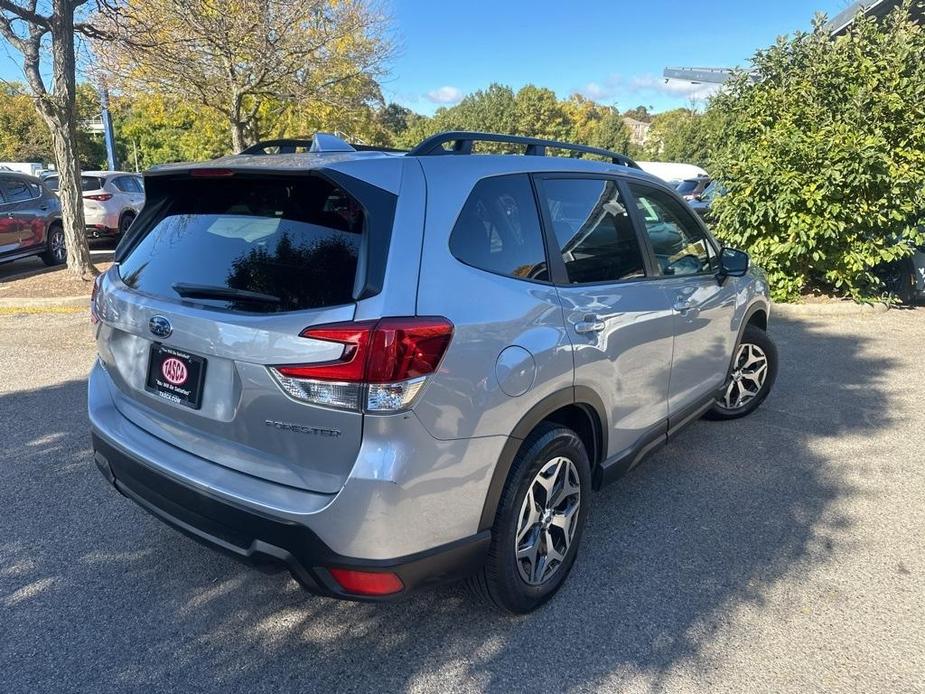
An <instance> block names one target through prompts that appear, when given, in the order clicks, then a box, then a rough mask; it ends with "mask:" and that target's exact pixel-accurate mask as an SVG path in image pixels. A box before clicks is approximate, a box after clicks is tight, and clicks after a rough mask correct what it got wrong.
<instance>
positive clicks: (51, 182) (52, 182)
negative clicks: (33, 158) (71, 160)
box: [45, 176, 105, 192]
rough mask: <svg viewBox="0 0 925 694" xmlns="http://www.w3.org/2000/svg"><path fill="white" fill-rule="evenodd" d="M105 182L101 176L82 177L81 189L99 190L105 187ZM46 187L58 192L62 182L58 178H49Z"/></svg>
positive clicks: (46, 180)
mask: <svg viewBox="0 0 925 694" xmlns="http://www.w3.org/2000/svg"><path fill="white" fill-rule="evenodd" d="M104 182H105V181H104V180H103V179H102V178H100V177H99V176H81V177H80V188H81V190H99V189H100V188H102V187H103V183H104ZM45 185H46V186H48V187H49V188H50V189H51V190H53V191H55V192H57V190H58V186H59V185H60V181H59V180H58V177H57V176H49V177H48V178H46V179H45Z"/></svg>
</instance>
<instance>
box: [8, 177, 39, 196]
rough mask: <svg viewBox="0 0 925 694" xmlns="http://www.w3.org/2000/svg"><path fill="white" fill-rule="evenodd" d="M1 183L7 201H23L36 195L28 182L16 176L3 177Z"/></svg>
mask: <svg viewBox="0 0 925 694" xmlns="http://www.w3.org/2000/svg"><path fill="white" fill-rule="evenodd" d="M2 185H3V192H4V193H5V197H6V201H7V202H24V201H26V200H32V199H33V198H34V197H36V196H35V195H33V194H32V190H31V188H30V187H29V184H28V182H26V181H23V180H20V179H18V178H4V179H3V180H2Z"/></svg>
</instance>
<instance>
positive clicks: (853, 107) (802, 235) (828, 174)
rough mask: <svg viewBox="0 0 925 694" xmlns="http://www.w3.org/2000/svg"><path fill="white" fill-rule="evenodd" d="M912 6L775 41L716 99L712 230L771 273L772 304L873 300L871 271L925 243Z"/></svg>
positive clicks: (921, 84)
mask: <svg viewBox="0 0 925 694" xmlns="http://www.w3.org/2000/svg"><path fill="white" fill-rule="evenodd" d="M909 8H910V4H909V2H906V3H904V5H902V6H901V7H900V8H898V9H897V10H895V11H894V12H893V13H892V14H891V15H890V16H889V17H888V18H886V19H884V20H883V21H882V23H881V24H877V23H876V22H875V21H874V20H872V19H868V18H859V19H858V20H857V21H856V23H855V24H854V26H853V27H852V28H851V29H850V31H849V32H848V33H847V34H846V35H843V36H841V37H838V38H836V39H832V38H830V36H829V35H828V33H827V32H826V31H825V29H824V28H823V20H822V18H819V19H817V21H816V23H815V29H814V31H813V32H812V33H800V34H796V35H795V36H793V37H790V38H781V39H779V40H778V42H777V43H776V44H775V45H774V46H772V47H771V48H769V49H767V50H764V51H760V52H759V53H758V54H757V55H756V56H755V58H754V66H755V68H756V71H755V73H753V75H751V76H749V75H744V74H743V75H739V76H738V77H736V78H735V79H734V80H732V82H731V83H730V85H729V87H728V88H727V89H726V90H724V91H723V92H722V93H721V94H719V95H718V96H717V97H715V98H714V100H713V101H712V102H711V104H710V110H711V111H712V112H713V113H714V115H715V116H716V117H717V123H719V124H720V125H719V127H718V137H717V141H716V146H715V149H714V153H713V158H712V164H713V173H714V175H715V176H716V177H718V178H720V179H721V180H723V181H724V183H725V185H726V188H727V190H728V193H727V194H726V195H724V196H723V197H722V198H720V199H719V200H718V201H717V202H716V204H715V207H714V215H715V223H716V232H717V235H718V236H719V237H720V238H722V239H723V241H724V242H725V243H727V244H728V245H730V246H736V247H739V248H742V249H744V250H747V251H749V252H750V253H751V254H752V256H753V258H754V260H755V262H757V263H759V264H761V265H762V266H764V268H765V269H766V270H767V271H768V275H769V278H770V282H771V286H772V291H773V295H774V297H775V299H777V300H785V301H786V300H795V299H797V298H798V297H799V295H800V294H801V293H802V292H805V291H806V290H807V289H809V288H822V289H824V290H829V291H835V292H836V293H839V294H844V295H848V296H850V297H852V298H854V299H856V300H861V301H864V300H870V299H872V298H874V297H876V296H878V295H879V294H881V291H882V290H881V288H880V283H879V280H878V279H877V278H876V277H875V275H874V274H873V272H872V271H873V270H874V268H876V266H878V265H880V264H881V263H884V262H889V261H892V260H894V259H896V258H901V257H903V256H905V255H908V254H909V253H911V250H912V248H913V246H915V245H918V244H921V243H922V242H923V241H925V236H923V234H922V232H921V226H920V225H921V224H922V221H923V218H925V215H923V211H925V32H923V29H922V27H919V26H917V25H916V24H915V23H914V22H912V21H911V20H910V19H909Z"/></svg>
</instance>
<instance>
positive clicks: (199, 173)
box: [189, 168, 234, 178]
mask: <svg viewBox="0 0 925 694" xmlns="http://www.w3.org/2000/svg"><path fill="white" fill-rule="evenodd" d="M189 175H190V176H194V177H196V178H227V177H228V176H234V171H232V170H231V169H210V168H202V169H190V172H189Z"/></svg>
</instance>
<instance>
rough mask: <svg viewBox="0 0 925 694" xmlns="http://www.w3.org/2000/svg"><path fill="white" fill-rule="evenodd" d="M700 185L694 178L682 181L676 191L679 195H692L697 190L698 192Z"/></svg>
mask: <svg viewBox="0 0 925 694" xmlns="http://www.w3.org/2000/svg"><path fill="white" fill-rule="evenodd" d="M699 185H700V181H699V180H698V179H696V178H694V179H690V180H687V181H681V182H680V183H679V184H678V187H677V188H675V190H676V191H677V192H678V195H690V194H691V193H693V192H694V191H695V190H697V186H699Z"/></svg>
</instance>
